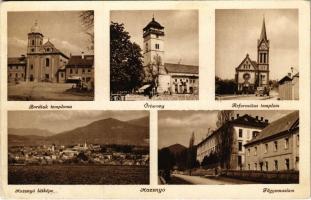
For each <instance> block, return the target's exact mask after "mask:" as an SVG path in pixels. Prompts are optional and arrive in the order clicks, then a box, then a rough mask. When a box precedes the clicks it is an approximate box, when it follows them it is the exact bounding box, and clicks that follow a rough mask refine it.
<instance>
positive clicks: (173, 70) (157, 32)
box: [143, 17, 199, 94]
mask: <svg viewBox="0 0 311 200" xmlns="http://www.w3.org/2000/svg"><path fill="white" fill-rule="evenodd" d="M164 36H165V34H164V27H163V26H162V25H161V24H160V23H159V22H157V21H156V20H155V19H154V17H153V18H152V20H151V22H149V23H148V24H147V26H146V27H145V28H144V29H143V39H144V47H143V57H144V72H145V75H146V79H149V80H150V79H151V78H150V73H149V72H150V70H153V71H154V70H157V71H158V74H159V76H158V87H157V92H158V93H171V94H198V92H199V89H198V88H199V67H198V66H194V65H184V64H181V63H165V62H164V61H165V59H164V52H165V51H164ZM145 82H148V81H147V80H145Z"/></svg>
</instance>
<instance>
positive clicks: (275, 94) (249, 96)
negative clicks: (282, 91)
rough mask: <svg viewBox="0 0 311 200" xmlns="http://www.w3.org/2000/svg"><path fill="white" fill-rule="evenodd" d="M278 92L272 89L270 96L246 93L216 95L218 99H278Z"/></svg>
mask: <svg viewBox="0 0 311 200" xmlns="http://www.w3.org/2000/svg"><path fill="white" fill-rule="evenodd" d="M278 95H279V94H278V92H277V91H274V90H271V91H270V96H255V94H245V95H222V96H216V100H235V99H236V100H277V99H278Z"/></svg>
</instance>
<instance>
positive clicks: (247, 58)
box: [235, 54, 258, 70]
mask: <svg viewBox="0 0 311 200" xmlns="http://www.w3.org/2000/svg"><path fill="white" fill-rule="evenodd" d="M246 60H248V61H249V62H250V63H251V65H252V66H253V67H254V70H257V69H258V66H257V62H256V61H254V60H251V58H250V57H249V55H248V54H246V56H245V58H244V59H243V60H242V62H241V63H240V64H239V65H238V66H237V67H236V68H235V70H239V69H240V67H241V66H242V65H243V63H244V62H245V61H246Z"/></svg>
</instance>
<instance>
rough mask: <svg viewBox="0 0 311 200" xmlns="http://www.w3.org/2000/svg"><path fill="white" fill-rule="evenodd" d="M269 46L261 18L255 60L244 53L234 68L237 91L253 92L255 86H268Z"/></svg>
mask: <svg viewBox="0 0 311 200" xmlns="http://www.w3.org/2000/svg"><path fill="white" fill-rule="evenodd" d="M269 48H270V41H269V40H268V38H267V34H266V25H265V19H263V23H262V29H261V34H260V38H259V39H258V41H257V61H254V60H251V58H250V57H249V55H248V54H246V57H245V58H244V59H243V61H242V62H241V64H240V65H239V66H238V67H236V68H235V80H236V83H237V93H254V91H255V90H256V88H257V87H265V88H268V87H269V72H270V71H269Z"/></svg>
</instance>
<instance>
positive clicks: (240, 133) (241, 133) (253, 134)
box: [239, 128, 259, 139]
mask: <svg viewBox="0 0 311 200" xmlns="http://www.w3.org/2000/svg"><path fill="white" fill-rule="evenodd" d="M258 133H259V131H253V132H252V138H255V137H257V135H258ZM246 134H247V139H251V138H250V130H247V132H246ZM239 138H243V129H241V128H240V129H239Z"/></svg>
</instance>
